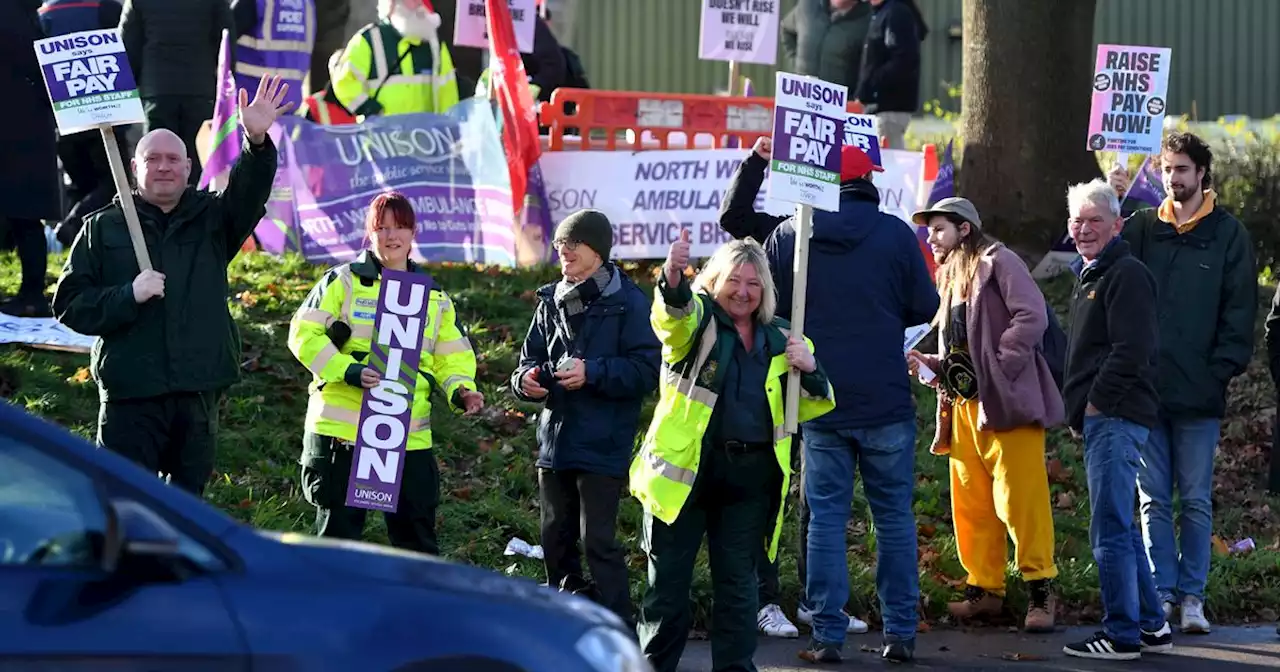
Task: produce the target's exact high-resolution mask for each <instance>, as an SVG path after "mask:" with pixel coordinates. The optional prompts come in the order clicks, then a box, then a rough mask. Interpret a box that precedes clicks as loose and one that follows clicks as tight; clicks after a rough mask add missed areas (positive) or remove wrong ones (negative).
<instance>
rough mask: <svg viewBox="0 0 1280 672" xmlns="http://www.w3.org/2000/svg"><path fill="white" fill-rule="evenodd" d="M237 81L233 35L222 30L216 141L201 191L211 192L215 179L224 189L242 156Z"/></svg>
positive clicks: (219, 53) (212, 145)
mask: <svg viewBox="0 0 1280 672" xmlns="http://www.w3.org/2000/svg"><path fill="white" fill-rule="evenodd" d="M236 95H237V91H236V78H235V76H234V74H233V73H232V72H231V35H230V33H229V32H228V31H226V30H224V31H222V47H221V48H220V49H219V51H218V94H217V98H216V99H215V100H214V103H213V141H212V142H211V143H209V147H210V150H209V158H208V160H207V161H205V163H204V172H202V173H201V174H200V188H201V189H208V188H209V187H210V185H211V184H212V183H213V182H214V180H219V181H222V182H223V183H222V184H219V185H216V186H215V190H216V189H217V188H220V187H225V186H226V184H225V178H226V175H227V173H228V172H229V171H230V170H231V166H232V165H234V164H235V162H236V159H237V158H238V157H239V156H240V146H241V145H242V144H243V142H244V139H243V138H241V137H240V134H241V131H240V114H239V106H238V105H237V103H238V102H239V101H237V100H236Z"/></svg>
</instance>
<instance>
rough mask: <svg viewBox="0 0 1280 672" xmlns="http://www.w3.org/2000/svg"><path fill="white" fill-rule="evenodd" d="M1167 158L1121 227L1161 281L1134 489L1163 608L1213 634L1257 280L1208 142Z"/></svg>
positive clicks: (1167, 149) (1179, 145)
mask: <svg viewBox="0 0 1280 672" xmlns="http://www.w3.org/2000/svg"><path fill="white" fill-rule="evenodd" d="M1160 159H1161V164H1162V165H1161V172H1162V174H1163V177H1164V188H1165V193H1166V194H1168V196H1167V197H1166V198H1165V200H1164V202H1163V203H1161V204H1160V207H1159V208H1148V209H1145V210H1140V211H1138V212H1136V213H1134V214H1133V215H1132V216H1131V217H1130V218H1129V220H1128V222H1126V224H1125V227H1124V231H1123V233H1122V234H1121V235H1122V236H1123V237H1124V239H1125V240H1126V241H1128V243H1129V245H1130V247H1131V248H1132V251H1133V255H1134V256H1135V257H1137V258H1138V259H1139V260H1141V261H1142V262H1143V263H1144V264H1146V266H1147V268H1148V269H1150V270H1151V274H1152V275H1153V276H1155V279H1156V283H1157V285H1158V288H1159V320H1160V372H1159V380H1158V383H1157V391H1158V392H1159V394H1160V417H1159V420H1158V421H1157V423H1156V425H1155V427H1153V428H1152V430H1151V435H1150V437H1149V438H1148V440H1147V443H1146V445H1145V446H1144V447H1143V449H1142V465H1141V466H1140V467H1139V469H1138V489H1139V499H1140V500H1141V503H1142V525H1143V528H1144V530H1143V531H1144V537H1145V539H1146V546H1147V554H1148V556H1149V558H1150V561H1151V565H1152V567H1154V569H1155V580H1156V590H1157V591H1158V592H1159V593H1160V598H1161V602H1162V603H1163V605H1164V611H1165V615H1166V617H1168V616H1169V615H1171V614H1172V613H1173V610H1174V608H1175V606H1177V607H1180V608H1181V627H1182V631H1183V632H1187V633H1206V632H1208V631H1209V621H1208V620H1207V619H1206V618H1205V616H1204V588H1205V582H1206V580H1207V577H1208V574H1209V556H1210V547H1211V537H1212V531H1213V509H1212V494H1213V459H1214V453H1215V452H1216V450H1217V445H1218V439H1219V435H1220V431H1221V424H1222V416H1223V414H1224V412H1225V411H1226V406H1227V384H1228V383H1230V382H1231V379H1232V378H1234V377H1236V376H1238V375H1240V374H1241V373H1243V372H1244V370H1245V367H1246V366H1248V364H1249V359H1250V358H1251V357H1252V356H1253V345H1254V321H1255V319H1256V318H1257V311H1258V276H1257V270H1256V262H1255V259H1254V252H1253V243H1252V241H1251V240H1250V238H1249V232H1248V231H1247V230H1246V229H1245V228H1244V225H1242V224H1241V223H1240V221H1239V220H1237V219H1236V218H1235V217H1233V216H1231V213H1229V212H1227V211H1226V210H1225V209H1223V208H1222V206H1220V205H1218V204H1217V202H1216V201H1217V194H1216V193H1215V192H1214V191H1213V189H1212V188H1211V185H1212V184H1213V175H1212V166H1211V164H1212V161H1213V154H1212V152H1210V150H1209V146H1208V145H1207V144H1205V142H1204V141H1203V140H1201V139H1200V138H1198V137H1196V136H1195V135H1192V134H1190V133H1182V132H1175V133H1170V134H1169V135H1168V136H1167V137H1166V138H1165V139H1164V143H1163V146H1162V147H1161V156H1160ZM1175 485H1176V487H1177V492H1178V496H1179V499H1180V501H1181V502H1182V511H1181V514H1180V515H1179V518H1178V527H1179V528H1180V530H1179V532H1180V534H1179V535H1178V538H1177V540H1175V533H1174V520H1173V493H1174V487H1175Z"/></svg>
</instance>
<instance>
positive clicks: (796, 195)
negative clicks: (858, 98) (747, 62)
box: [769, 72, 849, 211]
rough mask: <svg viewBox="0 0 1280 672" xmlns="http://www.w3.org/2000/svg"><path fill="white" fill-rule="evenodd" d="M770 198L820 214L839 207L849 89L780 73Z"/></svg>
mask: <svg viewBox="0 0 1280 672" xmlns="http://www.w3.org/2000/svg"><path fill="white" fill-rule="evenodd" d="M777 84H778V86H777V93H776V94H775V96H774V105H773V157H772V158H773V160H772V161H771V163H770V171H769V197H770V198H772V199H774V200H777V201H786V202H790V203H797V204H802V205H809V206H812V207H815V208H818V209H820V210H829V211H835V210H838V209H839V208H840V148H841V146H842V145H843V144H844V132H843V131H844V126H845V122H846V120H847V119H848V116H849V113H848V111H847V110H846V109H845V104H846V101H847V100H848V89H847V88H846V87H844V86H840V85H838V84H832V83H830V82H824V81H822V80H820V79H815V78H813V77H804V76H801V75H793V74H791V73H787V72H779V73H777Z"/></svg>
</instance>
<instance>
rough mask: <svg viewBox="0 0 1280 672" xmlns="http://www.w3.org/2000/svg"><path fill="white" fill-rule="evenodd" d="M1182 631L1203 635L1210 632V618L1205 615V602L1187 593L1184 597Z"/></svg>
mask: <svg viewBox="0 0 1280 672" xmlns="http://www.w3.org/2000/svg"><path fill="white" fill-rule="evenodd" d="M1182 631H1183V632H1185V633H1191V634H1197V635H1203V634H1208V632H1209V619H1207V618H1205V617H1204V603H1203V602H1201V601H1200V599H1199V598H1197V597H1193V596H1191V595H1187V596H1185V597H1183V598H1182Z"/></svg>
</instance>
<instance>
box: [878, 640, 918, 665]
mask: <svg viewBox="0 0 1280 672" xmlns="http://www.w3.org/2000/svg"><path fill="white" fill-rule="evenodd" d="M880 657H881V658H884V659H885V660H887V661H889V662H891V663H906V662H909V661H910V660H911V659H912V658H915V657H916V640H915V639H902V638H901V637H899V636H897V635H885V636H884V648H882V649H881V650H880Z"/></svg>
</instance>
